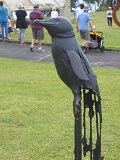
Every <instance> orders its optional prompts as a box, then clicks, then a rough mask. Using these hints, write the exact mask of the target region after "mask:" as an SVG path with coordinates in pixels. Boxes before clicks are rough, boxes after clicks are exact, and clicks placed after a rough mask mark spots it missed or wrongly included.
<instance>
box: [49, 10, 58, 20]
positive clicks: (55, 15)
mask: <svg viewBox="0 0 120 160" xmlns="http://www.w3.org/2000/svg"><path fill="white" fill-rule="evenodd" d="M57 16H58V12H57V11H56V8H55V7H53V9H52V12H51V18H55V17H57Z"/></svg>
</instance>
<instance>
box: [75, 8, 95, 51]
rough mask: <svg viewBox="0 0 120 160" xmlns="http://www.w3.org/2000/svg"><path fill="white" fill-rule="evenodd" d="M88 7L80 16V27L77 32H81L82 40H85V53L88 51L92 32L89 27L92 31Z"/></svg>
mask: <svg viewBox="0 0 120 160" xmlns="http://www.w3.org/2000/svg"><path fill="white" fill-rule="evenodd" d="M88 10H89V8H88V6H85V7H84V11H83V12H82V13H80V14H79V15H78V18H77V19H78V21H77V23H78V25H77V30H78V31H79V32H80V36H81V39H83V47H82V50H83V52H86V51H87V47H88V44H89V42H90V33H89V32H90V31H89V28H88V26H89V27H90V30H91V31H92V22H91V17H90V15H89V14H88Z"/></svg>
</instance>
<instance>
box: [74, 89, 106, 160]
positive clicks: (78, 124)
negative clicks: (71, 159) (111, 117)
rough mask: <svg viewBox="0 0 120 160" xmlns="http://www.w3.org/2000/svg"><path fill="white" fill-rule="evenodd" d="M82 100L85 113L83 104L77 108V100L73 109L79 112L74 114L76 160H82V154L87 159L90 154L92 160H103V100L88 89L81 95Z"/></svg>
mask: <svg viewBox="0 0 120 160" xmlns="http://www.w3.org/2000/svg"><path fill="white" fill-rule="evenodd" d="M82 98H83V106H84V109H83V111H82V108H81V102H80V103H79V105H77V106H76V104H75V100H74V101H73V108H77V112H74V116H75V150H74V153H75V160H82V152H83V155H84V157H86V154H87V152H89V153H90V154H89V155H90V160H103V159H104V157H101V129H102V126H101V124H102V108H101V98H100V97H99V96H97V95H96V94H93V92H92V91H91V90H89V91H88V90H86V89H83V93H81V99H82ZM75 111H76V110H75ZM87 112H88V114H87ZM82 115H83V120H82ZM82 121H83V123H82ZM82 129H83V131H82Z"/></svg>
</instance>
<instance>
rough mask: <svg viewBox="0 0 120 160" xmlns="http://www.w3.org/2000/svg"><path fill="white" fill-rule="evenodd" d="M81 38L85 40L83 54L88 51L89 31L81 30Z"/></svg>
mask: <svg viewBox="0 0 120 160" xmlns="http://www.w3.org/2000/svg"><path fill="white" fill-rule="evenodd" d="M80 36H81V39H83V46H82V50H83V52H85V51H87V48H88V44H89V42H90V33H89V30H80Z"/></svg>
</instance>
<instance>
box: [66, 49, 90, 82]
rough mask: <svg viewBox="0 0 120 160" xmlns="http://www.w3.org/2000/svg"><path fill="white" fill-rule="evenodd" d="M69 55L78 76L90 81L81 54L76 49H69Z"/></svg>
mask: <svg viewBox="0 0 120 160" xmlns="http://www.w3.org/2000/svg"><path fill="white" fill-rule="evenodd" d="M66 53H67V56H68V58H69V60H70V63H71V66H72V68H73V71H74V73H75V75H76V76H77V77H79V78H80V79H81V80H84V81H89V78H88V76H87V74H86V73H85V71H84V68H83V65H82V63H83V62H82V60H81V58H80V56H79V55H78V54H77V53H76V52H75V51H67V52H66Z"/></svg>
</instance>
